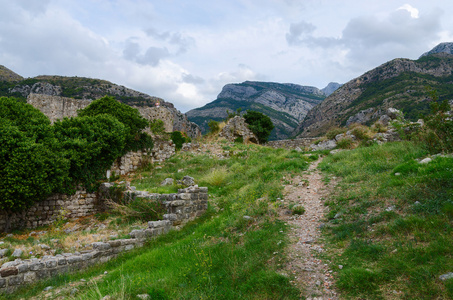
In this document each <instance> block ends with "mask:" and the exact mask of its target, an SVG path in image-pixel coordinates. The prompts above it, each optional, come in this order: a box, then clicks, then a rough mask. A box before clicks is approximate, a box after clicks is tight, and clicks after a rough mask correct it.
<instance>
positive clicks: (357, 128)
mask: <svg viewBox="0 0 453 300" xmlns="http://www.w3.org/2000/svg"><path fill="white" fill-rule="evenodd" d="M351 133H352V134H353V135H354V136H355V137H356V138H357V139H358V140H360V141H368V140H369V139H370V135H371V133H370V129H369V128H368V127H366V126H364V125H359V124H355V125H354V126H351Z"/></svg>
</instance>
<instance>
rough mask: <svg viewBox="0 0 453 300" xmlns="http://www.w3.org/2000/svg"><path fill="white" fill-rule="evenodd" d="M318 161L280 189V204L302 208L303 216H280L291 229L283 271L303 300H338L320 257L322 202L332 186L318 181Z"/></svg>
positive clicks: (286, 212) (283, 213) (329, 275)
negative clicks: (303, 209)
mask: <svg viewBox="0 0 453 300" xmlns="http://www.w3.org/2000/svg"><path fill="white" fill-rule="evenodd" d="M321 160H322V158H320V159H319V160H318V161H316V162H314V163H312V164H311V165H310V167H309V169H308V170H307V171H305V172H303V174H302V175H301V176H297V177H296V178H293V179H291V180H292V183H291V184H289V185H286V186H285V189H284V195H285V196H284V202H285V203H287V204H288V203H289V204H291V203H292V204H296V205H297V204H300V205H302V206H303V207H304V208H305V213H304V214H303V215H300V216H298V215H290V214H289V213H290V212H289V211H283V212H282V214H281V218H282V219H283V220H285V221H286V222H287V223H288V225H290V227H291V229H290V232H289V236H290V245H289V247H288V250H287V251H288V252H287V255H288V262H287V265H286V271H287V272H288V273H290V274H292V275H293V276H294V278H295V279H294V281H293V282H292V283H293V284H294V285H296V286H297V287H298V288H299V289H300V290H301V291H302V295H303V296H305V297H306V298H307V300H324V299H326V300H327V299H332V300H334V299H338V295H337V293H336V291H335V290H334V286H333V285H334V280H333V274H332V273H333V271H332V270H330V269H329V266H328V262H326V261H323V260H322V259H321V258H320V257H321V256H322V253H323V252H324V246H323V241H322V239H321V229H320V228H321V226H322V220H323V218H324V215H325V213H326V211H327V208H326V207H325V206H324V201H325V197H326V196H327V195H328V194H329V190H330V189H331V188H332V186H333V184H334V183H332V184H329V185H328V186H326V185H325V184H324V182H323V181H322V177H321V174H320V172H319V171H318V170H317V167H318V164H319V163H320V162H321Z"/></svg>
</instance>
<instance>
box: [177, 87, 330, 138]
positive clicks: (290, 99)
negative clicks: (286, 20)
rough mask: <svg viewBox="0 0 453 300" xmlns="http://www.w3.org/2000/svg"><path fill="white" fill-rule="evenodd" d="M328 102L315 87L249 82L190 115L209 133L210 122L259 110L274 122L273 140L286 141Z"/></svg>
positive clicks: (191, 118)
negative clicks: (325, 101)
mask: <svg viewBox="0 0 453 300" xmlns="http://www.w3.org/2000/svg"><path fill="white" fill-rule="evenodd" d="M324 98H325V94H324V93H323V92H322V91H321V90H319V89H318V88H315V87H309V86H301V85H297V84H280V83H273V82H251V81H246V82H243V83H240V84H227V85H225V86H224V87H223V89H222V91H221V92H220V94H219V95H218V96H217V100H215V101H213V102H211V103H209V104H207V105H205V106H204V107H201V108H197V109H194V110H191V111H189V112H187V113H186V114H187V116H188V117H189V120H191V121H193V122H195V123H197V124H198V125H199V126H200V127H201V128H202V130H203V131H207V130H208V126H207V124H208V122H209V120H216V121H221V120H224V119H225V118H227V116H228V113H227V111H230V112H236V110H237V109H241V110H242V111H243V112H245V111H246V110H248V109H250V110H256V111H259V112H262V113H264V114H265V115H267V116H269V117H270V118H271V119H272V122H273V123H274V125H275V130H274V132H273V133H272V135H271V139H283V138H287V137H289V135H290V134H291V133H292V131H293V130H294V128H295V127H296V126H297V124H298V123H299V122H300V121H301V120H302V119H303V118H304V117H305V115H306V114H307V112H308V111H309V110H310V109H312V108H313V107H314V106H315V105H316V104H318V103H320V102H321V101H322V100H323V99H324Z"/></svg>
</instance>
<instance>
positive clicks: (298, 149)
mask: <svg viewBox="0 0 453 300" xmlns="http://www.w3.org/2000/svg"><path fill="white" fill-rule="evenodd" d="M294 150H296V151H297V152H302V149H300V147H296V148H295V149H294Z"/></svg>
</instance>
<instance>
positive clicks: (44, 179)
mask: <svg viewBox="0 0 453 300" xmlns="http://www.w3.org/2000/svg"><path fill="white" fill-rule="evenodd" d="M0 145H1V147H0V178H1V180H0V209H1V210H5V211H7V212H8V214H7V216H10V215H11V213H13V212H20V211H23V210H25V209H27V208H29V207H30V206H32V205H33V204H34V203H35V202H38V201H42V200H44V199H46V197H47V196H49V195H50V194H51V193H52V192H54V191H55V190H58V189H60V188H61V187H62V185H63V182H64V181H65V180H66V179H67V174H68V168H69V163H68V161H67V160H66V159H65V158H64V157H62V156H61V155H60V154H59V151H58V150H59V145H58V143H57V142H56V140H55V138H54V136H53V133H52V130H51V128H50V121H49V119H48V118H47V117H46V116H45V115H44V114H42V113H41V112H40V111H39V110H37V109H35V108H33V107H32V106H31V105H29V104H25V103H21V102H18V101H17V100H16V99H13V98H4V97H2V98H0ZM9 227H10V220H9V218H8V219H7V225H6V230H7V231H8V230H9Z"/></svg>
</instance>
